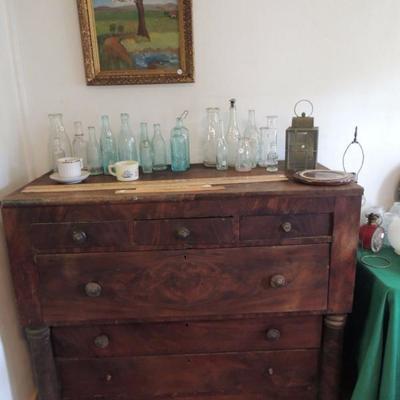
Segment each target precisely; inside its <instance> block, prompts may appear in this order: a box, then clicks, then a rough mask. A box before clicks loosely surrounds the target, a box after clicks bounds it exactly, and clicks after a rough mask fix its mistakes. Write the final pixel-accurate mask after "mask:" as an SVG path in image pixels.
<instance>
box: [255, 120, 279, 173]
mask: <svg viewBox="0 0 400 400" xmlns="http://www.w3.org/2000/svg"><path fill="white" fill-rule="evenodd" d="M277 121H278V117H276V116H268V117H267V127H266V128H264V127H263V128H261V129H260V158H259V161H258V165H259V166H260V167H264V168H265V167H268V166H270V168H272V169H275V168H277V167H276V165H277V164H278V154H277V138H278V129H277ZM274 158H276V160H274ZM276 171H277V169H276V170H275V171H270V172H276Z"/></svg>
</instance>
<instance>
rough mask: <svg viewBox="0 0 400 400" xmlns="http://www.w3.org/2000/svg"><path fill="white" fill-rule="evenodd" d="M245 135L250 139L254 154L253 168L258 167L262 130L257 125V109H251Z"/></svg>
mask: <svg viewBox="0 0 400 400" xmlns="http://www.w3.org/2000/svg"><path fill="white" fill-rule="evenodd" d="M244 137H246V138H247V139H249V141H250V146H251V150H252V154H253V168H256V167H257V164H258V160H259V158H260V157H259V154H260V149H259V140H260V132H259V130H258V129H257V125H256V112H255V110H249V120H248V122H247V127H246V130H245V131H244Z"/></svg>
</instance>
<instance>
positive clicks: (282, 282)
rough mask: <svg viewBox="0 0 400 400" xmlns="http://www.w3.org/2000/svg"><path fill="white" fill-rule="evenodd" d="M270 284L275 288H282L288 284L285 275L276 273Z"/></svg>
mask: <svg viewBox="0 0 400 400" xmlns="http://www.w3.org/2000/svg"><path fill="white" fill-rule="evenodd" d="M270 285H271V287H272V288H274V289H281V288H284V287H286V286H287V282H286V278H285V277H284V276H283V275H274V276H273V277H272V278H271V281H270Z"/></svg>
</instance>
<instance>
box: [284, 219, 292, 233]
mask: <svg viewBox="0 0 400 400" xmlns="http://www.w3.org/2000/svg"><path fill="white" fill-rule="evenodd" d="M282 229H283V231H284V232H286V233H289V232H292V229H293V227H292V224H291V223H290V222H284V223H283V224H282Z"/></svg>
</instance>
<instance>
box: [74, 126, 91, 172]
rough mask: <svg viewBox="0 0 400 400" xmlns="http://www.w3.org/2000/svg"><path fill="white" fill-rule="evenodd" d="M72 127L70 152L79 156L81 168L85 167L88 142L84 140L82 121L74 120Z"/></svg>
mask: <svg viewBox="0 0 400 400" xmlns="http://www.w3.org/2000/svg"><path fill="white" fill-rule="evenodd" d="M74 127H75V136H74V140H73V141H72V154H73V156H74V157H76V158H80V159H81V160H82V165H83V169H87V165H88V163H87V152H88V143H87V142H86V140H85V135H84V133H83V129H82V122H79V121H76V122H74Z"/></svg>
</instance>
